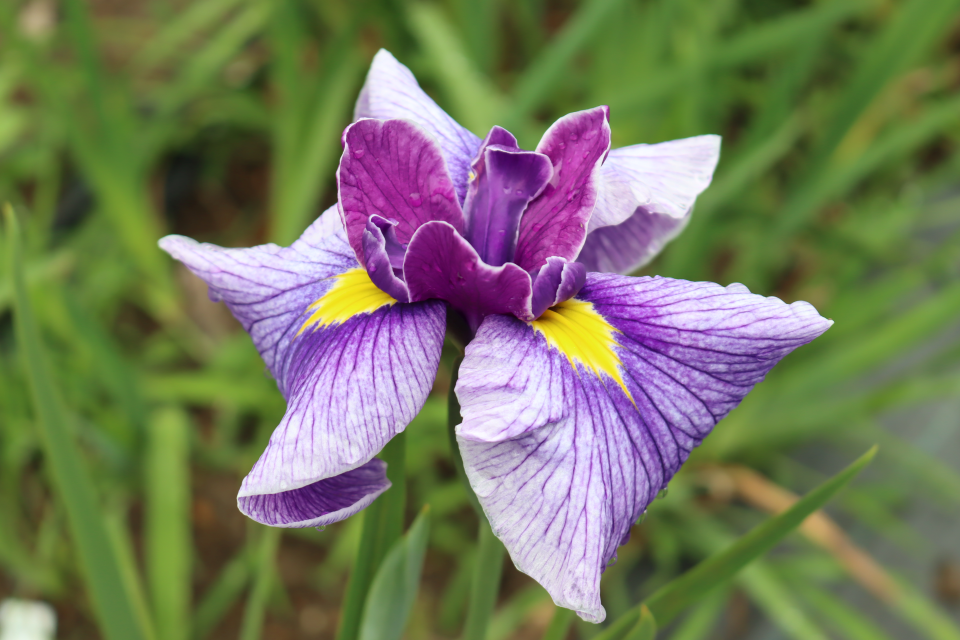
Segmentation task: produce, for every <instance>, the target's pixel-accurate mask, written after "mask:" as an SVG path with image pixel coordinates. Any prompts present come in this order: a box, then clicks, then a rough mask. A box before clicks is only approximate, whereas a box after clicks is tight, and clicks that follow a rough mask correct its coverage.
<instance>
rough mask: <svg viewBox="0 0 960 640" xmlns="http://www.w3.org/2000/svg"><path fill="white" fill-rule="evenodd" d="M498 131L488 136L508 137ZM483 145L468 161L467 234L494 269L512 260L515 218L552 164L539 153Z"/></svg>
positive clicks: (550, 171)
mask: <svg viewBox="0 0 960 640" xmlns="http://www.w3.org/2000/svg"><path fill="white" fill-rule="evenodd" d="M497 129H499V127H495V128H494V131H491V135H490V136H487V138H488V140H489V139H490V138H491V137H492V138H493V139H498V138H504V137H505V136H504V135H503V134H506V135H507V136H509V135H510V134H509V133H507V132H506V131H505V130H503V129H500V131H502V132H503V134H497V135H494V132H495V131H497ZM512 137H513V136H510V138H512ZM484 144H485V146H484V147H483V148H482V149H481V152H480V156H479V157H478V158H477V160H476V161H475V162H474V163H473V171H474V174H473V176H474V177H473V179H472V180H471V181H470V184H469V186H468V188H467V200H466V204H465V205H464V211H465V217H466V219H467V233H466V238H467V240H468V241H469V242H470V244H471V245H473V247H474V248H475V249H476V250H477V253H479V254H480V259H481V260H483V261H484V262H486V263H487V264H489V265H491V266H494V267H499V266H500V265H502V264H504V263H506V262H513V255H514V253H515V252H516V248H517V234H518V232H519V228H520V216H521V215H522V214H523V212H524V209H526V208H527V203H529V202H530V201H531V200H533V199H534V198H536V197H537V196H538V195H540V193H541V192H542V191H543V189H544V187H545V186H546V185H547V183H548V182H549V180H550V177H551V176H552V175H553V166H552V165H551V163H550V158H548V157H547V156H545V155H543V154H541V153H535V152H532V151H522V150H519V149H510V148H508V147H506V146H499V145H487V144H486V142H485V143H484ZM514 146H516V142H515V141H514Z"/></svg>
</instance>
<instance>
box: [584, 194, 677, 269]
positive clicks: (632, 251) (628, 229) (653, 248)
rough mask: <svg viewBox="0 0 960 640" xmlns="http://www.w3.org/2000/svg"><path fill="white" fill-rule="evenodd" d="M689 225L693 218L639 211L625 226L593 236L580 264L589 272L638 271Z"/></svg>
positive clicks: (607, 228)
mask: <svg viewBox="0 0 960 640" xmlns="http://www.w3.org/2000/svg"><path fill="white" fill-rule="evenodd" d="M689 221H690V214H688V215H686V216H684V217H683V218H674V217H672V216H668V215H666V214H664V213H650V212H648V211H647V209H646V207H640V208H638V209H637V210H636V212H635V213H634V214H633V215H632V216H630V217H629V218H628V219H627V220H626V222H621V223H620V224H618V225H614V226H611V227H601V228H599V229H597V230H596V231H593V232H591V233H590V234H589V235H588V236H587V241H586V242H585V243H584V245H583V249H581V250H580V254H579V255H578V256H577V262H582V263H583V264H584V265H585V266H586V268H587V271H594V272H609V273H630V272H631V271H636V270H637V269H639V268H640V267H642V266H643V265H645V264H647V263H648V262H650V261H651V260H653V259H654V257H656V255H657V254H658V253H660V251H661V250H662V249H663V248H664V247H665V246H666V244H667V243H668V242H670V241H671V240H673V239H674V238H676V237H677V236H678V235H679V234H680V232H681V231H683V229H684V227H686V226H687V223H688V222H689Z"/></svg>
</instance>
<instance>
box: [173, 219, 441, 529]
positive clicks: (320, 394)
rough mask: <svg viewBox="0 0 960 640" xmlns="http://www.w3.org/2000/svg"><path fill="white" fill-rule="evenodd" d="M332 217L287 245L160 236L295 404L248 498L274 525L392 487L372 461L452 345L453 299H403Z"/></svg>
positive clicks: (316, 515) (320, 517) (328, 515)
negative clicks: (448, 315) (447, 336)
mask: <svg viewBox="0 0 960 640" xmlns="http://www.w3.org/2000/svg"><path fill="white" fill-rule="evenodd" d="M326 215H327V214H325V215H324V216H322V217H321V218H320V219H318V220H317V222H315V223H314V224H313V225H312V226H311V227H310V229H308V230H307V232H306V233H304V235H303V237H301V238H300V240H298V241H297V242H295V243H294V244H293V245H292V246H290V247H288V248H280V247H278V246H276V245H262V246H259V247H252V248H249V249H225V248H222V247H217V246H214V245H210V244H200V243H197V242H195V241H193V240H191V239H189V238H184V237H181V236H168V237H166V238H164V239H162V240H161V242H160V245H161V247H162V248H163V249H164V250H166V251H167V252H168V253H170V254H171V255H172V256H173V257H175V258H177V259H178V260H180V261H182V262H183V263H184V264H185V265H186V266H187V267H188V268H190V270H191V271H193V272H194V273H195V274H196V275H198V276H199V277H200V278H201V279H203V280H204V281H205V282H206V283H207V284H208V285H209V287H210V297H211V299H213V300H222V301H223V302H225V303H226V305H227V307H228V308H229V309H230V310H231V312H233V314H234V316H236V318H237V319H238V320H239V321H240V323H241V324H242V325H243V327H244V328H245V329H246V330H247V331H248V332H249V333H250V335H251V337H252V338H253V341H254V344H255V345H256V347H257V349H258V350H259V351H260V354H261V355H262V356H263V359H264V362H266V364H267V367H268V368H269V370H270V372H271V373H272V374H273V375H274V377H275V378H276V380H277V385H278V386H279V388H280V391H281V393H282V394H283V396H284V398H285V399H286V400H287V411H286V414H285V415H284V417H283V420H282V422H281V423H280V425H279V426H278V427H277V429H276V431H274V433H273V436H272V437H271V438H270V444H269V445H268V447H267V449H266V451H265V452H264V454H263V455H262V456H261V457H260V460H259V461H258V462H257V463H256V465H254V468H253V470H252V471H251V472H250V474H249V475H248V476H247V477H246V479H244V482H243V487H242V489H241V491H240V495H239V496H238V506H239V507H240V509H241V511H243V512H244V513H246V514H247V515H249V516H250V517H252V518H255V519H256V520H258V521H259V522H263V523H265V524H270V525H274V526H317V525H320V524H326V523H328V522H332V521H335V520H338V519H342V518H345V517H347V516H348V515H350V514H351V513H354V512H356V511H358V510H359V509H362V508H363V507H365V506H366V505H368V504H369V503H370V502H371V501H372V500H373V499H374V498H376V496H377V495H379V494H380V493H382V492H383V491H384V490H385V489H386V488H387V487H388V486H389V482H388V481H387V479H386V476H385V473H384V467H383V465H382V464H381V463H379V462H377V461H371V459H372V458H373V456H375V455H376V454H377V453H378V452H379V451H380V449H381V448H382V447H383V445H384V444H385V443H386V442H387V441H388V440H389V439H390V438H392V437H393V436H394V435H395V434H396V433H398V432H399V431H402V430H403V429H404V428H405V427H406V425H407V424H408V423H409V422H410V420H412V419H413V417H414V416H415V415H416V414H417V412H419V410H420V409H421V408H422V406H423V403H424V402H425V401H426V397H427V394H428V393H429V391H430V389H431V387H432V385H433V380H434V377H435V376H436V371H437V366H438V363H439V358H440V347H441V345H442V343H443V333H444V325H445V309H444V305H443V303H441V302H438V301H430V302H422V303H417V304H397V303H396V301H395V300H393V299H392V298H390V297H389V296H388V295H387V294H385V293H383V292H382V291H381V290H380V289H378V288H377V287H376V286H375V285H374V284H373V283H372V282H371V280H370V277H369V276H368V275H367V272H366V271H364V270H363V269H361V268H360V266H359V264H358V263H357V261H356V258H355V257H354V252H353V250H352V249H351V248H350V246H349V244H348V243H347V239H346V235H345V233H344V232H343V231H342V230H341V231H334V232H332V233H329V232H330V229H331V228H332V227H333V226H334V225H332V224H330V223H329V221H328V220H326V219H325V218H326Z"/></svg>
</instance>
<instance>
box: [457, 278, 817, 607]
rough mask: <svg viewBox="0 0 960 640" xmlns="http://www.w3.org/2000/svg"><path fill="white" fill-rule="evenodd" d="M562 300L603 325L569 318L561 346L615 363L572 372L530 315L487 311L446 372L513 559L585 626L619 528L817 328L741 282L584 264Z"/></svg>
mask: <svg viewBox="0 0 960 640" xmlns="http://www.w3.org/2000/svg"><path fill="white" fill-rule="evenodd" d="M575 300H577V301H581V302H578V303H577V304H579V305H583V304H584V302H582V301H586V302H589V303H591V304H592V308H587V309H586V310H584V308H583V307H582V306H581V307H580V308H579V309H578V310H577V312H578V313H581V314H587V315H589V314H599V317H600V318H602V319H603V320H604V321H605V322H606V323H608V324H609V325H610V328H612V330H613V332H612V333H606V331H604V332H602V333H598V332H594V333H590V330H589V327H590V326H591V324H590V323H589V322H581V323H579V327H580V329H579V330H577V326H578V320H577V316H576V315H575V314H573V313H571V314H570V315H568V316H566V320H567V321H568V322H570V323H572V324H571V325H569V326H572V328H571V329H570V333H569V334H567V335H568V338H566V339H568V340H574V341H576V340H580V341H591V340H600V341H601V343H602V344H605V345H606V347H604V348H608V349H610V350H611V351H612V352H613V353H615V354H616V356H617V357H618V358H619V363H615V364H614V368H613V369H612V370H611V371H610V372H608V371H607V370H606V369H603V370H601V371H600V373H597V372H596V371H597V370H596V369H593V368H590V367H588V366H585V365H584V364H583V362H582V361H581V360H579V359H577V360H574V362H575V363H576V365H575V366H576V368H574V365H572V364H571V361H570V359H568V356H567V354H566V353H563V352H561V351H560V350H559V349H558V347H556V346H551V344H550V343H548V342H547V339H546V338H545V336H544V334H542V333H540V332H539V331H538V330H536V329H535V327H536V326H537V324H536V323H534V325H533V326H531V325H529V324H525V323H522V322H519V321H517V320H515V319H513V318H510V317H509V316H490V317H488V318H486V319H485V320H484V322H483V324H482V326H481V327H480V330H479V332H478V333H477V336H476V338H475V339H474V340H473V341H472V342H471V343H470V344H469V345H468V346H467V349H466V357H465V359H464V361H463V364H462V365H461V368H460V375H459V378H458V382H457V386H456V393H457V397H458V399H459V401H460V406H461V413H462V416H463V423H462V424H461V425H460V426H459V427H458V428H457V437H458V441H459V443H460V449H461V453H462V455H463V460H464V465H465V468H466V472H467V475H468V477H469V479H470V483H471V486H472V487H473V489H474V491H475V492H476V494H477V497H478V498H479V499H480V503H481V505H482V506H483V508H484V511H485V512H486V514H487V517H488V519H489V520H490V524H491V526H492V527H493V530H494V532H495V533H496V535H497V536H498V537H499V538H500V539H501V540H502V541H503V543H504V545H505V546H506V547H507V550H508V551H509V552H510V556H511V558H512V559H513V561H514V563H515V564H516V566H517V567H518V568H519V569H520V570H521V571H524V572H526V573H528V574H529V575H531V576H532V577H533V578H535V579H536V580H537V581H538V582H540V584H542V585H543V586H544V587H545V588H546V589H547V591H548V592H549V593H550V595H551V596H552V597H553V599H554V601H555V602H556V603H557V604H558V605H560V606H563V607H567V608H570V609H574V610H576V611H577V612H578V613H579V614H580V616H581V617H582V618H584V619H586V620H590V621H594V622H596V621H600V620H603V618H604V616H605V613H604V610H603V607H602V606H601V604H600V590H599V586H600V574H601V573H602V571H603V569H604V567H605V566H606V565H607V563H608V562H609V561H610V560H611V559H612V558H613V557H614V555H615V553H616V548H617V546H618V545H619V544H620V543H621V542H622V541H623V540H624V539H625V538H626V536H627V534H628V532H629V530H630V527H631V525H632V524H633V522H634V521H635V520H636V519H637V517H638V516H639V515H640V514H641V513H643V511H644V509H646V507H647V505H648V504H649V503H650V502H651V501H652V500H653V499H654V497H655V496H656V494H657V492H658V491H660V490H661V489H662V488H664V487H665V486H666V484H667V482H668V481H669V480H670V478H671V477H672V476H673V474H675V473H676V471H677V470H678V469H679V468H680V465H681V464H682V463H683V462H684V461H685V460H686V459H687V457H688V455H689V454H690V451H691V450H692V449H693V448H694V447H696V446H697V445H698V444H700V442H701V441H702V440H703V438H705V437H706V436H707V435H708V434H709V433H710V431H711V430H712V429H713V427H714V426H715V425H716V424H717V422H718V421H719V420H721V419H722V418H723V417H724V416H726V415H727V413H729V412H730V411H731V410H732V409H733V408H734V407H736V406H737V405H738V404H739V403H740V401H741V400H742V399H743V397H744V396H745V395H746V394H747V393H748V392H749V391H750V390H751V389H752V388H753V386H754V385H755V384H757V383H758V382H760V381H761V380H763V378H764V376H765V375H766V374H767V372H768V371H770V369H771V368H772V367H773V366H774V365H775V364H776V363H777V362H778V361H779V360H780V359H781V358H783V357H784V356H785V355H787V354H788V353H789V352H790V351H792V350H793V349H795V348H797V347H799V346H801V345H803V344H806V343H807V342H809V341H811V340H813V339H814V338H816V337H817V336H819V335H820V334H821V333H823V332H824V331H825V330H826V329H827V328H828V327H829V326H830V324H831V322H830V321H829V320H825V319H824V318H822V317H820V316H819V314H817V312H816V310H814V308H813V307H811V306H810V305H809V304H807V303H804V302H797V303H794V304H792V305H787V304H784V303H783V302H781V301H780V300H778V299H776V298H764V297H761V296H757V295H752V294H751V293H750V292H749V291H747V289H746V288H745V287H743V286H742V285H731V286H730V287H726V288H724V287H721V286H720V285H716V284H712V283H703V282H686V281H682V280H670V279H666V278H626V277H623V276H617V275H608V274H594V273H591V274H589V275H588V277H587V284H586V286H585V287H584V288H583V289H582V290H581V292H580V294H579V295H578V296H577V298H576V299H575ZM562 311H563V310H562V308H561V312H562ZM553 344H559V343H553ZM584 344H587V342H584ZM591 344H594V345H595V344H597V343H591ZM621 383H622V386H621Z"/></svg>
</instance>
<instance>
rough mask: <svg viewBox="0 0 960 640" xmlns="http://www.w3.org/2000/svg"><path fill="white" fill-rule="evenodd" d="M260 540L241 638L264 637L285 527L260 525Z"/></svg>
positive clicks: (258, 638)
mask: <svg viewBox="0 0 960 640" xmlns="http://www.w3.org/2000/svg"><path fill="white" fill-rule="evenodd" d="M258 528H259V529H261V531H260V541H259V543H258V545H257V550H256V560H255V562H256V564H255V567H254V571H255V572H256V573H255V575H254V579H253V588H252V589H251V590H250V595H249V596H248V597H247V603H246V606H245V607H244V609H243V621H242V622H241V624H240V640H260V638H262V637H263V621H264V620H265V619H266V616H267V603H268V602H269V600H270V592H271V590H272V589H273V586H274V580H275V579H276V573H277V549H279V547H280V537H281V534H282V533H283V529H276V528H273V527H258Z"/></svg>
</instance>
